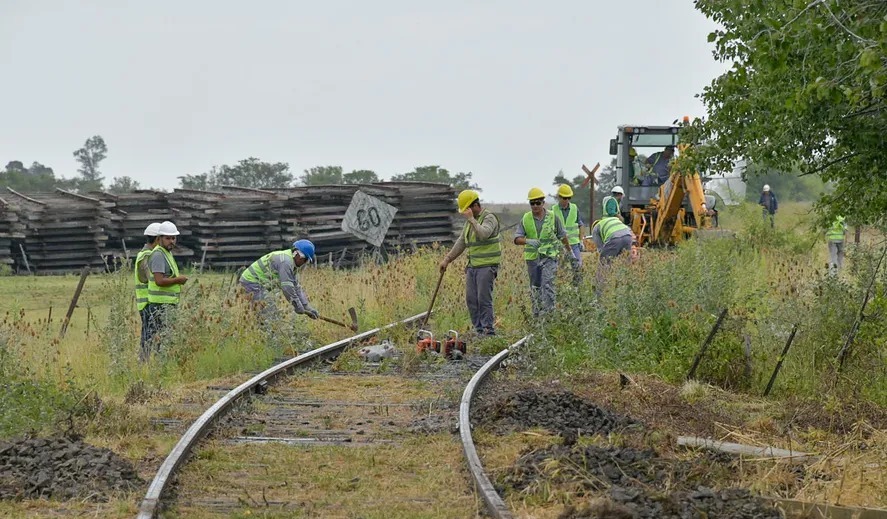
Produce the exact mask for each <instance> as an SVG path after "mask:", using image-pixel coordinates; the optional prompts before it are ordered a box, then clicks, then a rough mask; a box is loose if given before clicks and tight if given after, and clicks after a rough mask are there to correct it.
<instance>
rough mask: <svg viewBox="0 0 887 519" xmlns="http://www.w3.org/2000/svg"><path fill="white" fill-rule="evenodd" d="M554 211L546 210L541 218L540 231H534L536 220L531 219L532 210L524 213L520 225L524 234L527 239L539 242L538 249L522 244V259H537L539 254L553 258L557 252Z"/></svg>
mask: <svg viewBox="0 0 887 519" xmlns="http://www.w3.org/2000/svg"><path fill="white" fill-rule="evenodd" d="M554 219H555V216H554V213H553V212H552V211H548V212H547V213H545V218H544V219H543V220H542V231H541V232H540V233H538V234H537V233H536V221H535V220H534V219H533V212H532V211H527V212H526V213H524V218H523V220H522V222H521V223H522V225H523V226H524V234H525V235H526V238H527V239H528V240H539V241H540V242H541V244H540V245H539V248H538V249H534V248H533V247H530V246H529V245H525V246H524V259H525V260H527V261H531V260H535V259H539V256H545V257H547V258H555V257H557V253H558V239H557V236H556V235H555V233H554Z"/></svg>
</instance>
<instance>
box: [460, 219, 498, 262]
mask: <svg viewBox="0 0 887 519" xmlns="http://www.w3.org/2000/svg"><path fill="white" fill-rule="evenodd" d="M487 216H492V217H493V218H495V219H496V230H495V231H494V232H493V235H492V236H490V237H489V238H487V239H486V240H478V239H477V233H475V232H474V228H473V227H472V226H471V224H470V223H468V222H465V227H463V228H462V239H463V240H465V247H467V248H468V266H469V267H489V266H492V265H498V264H499V261H500V260H501V258H502V237H501V236H500V234H499V217H497V216H496V215H494V214H493V213H488V212H487V210H486V209H484V210H483V211H481V212H480V214H479V215H478V216H477V221H478V223H481V224H483V222H484V219H485V218H486V217H487Z"/></svg>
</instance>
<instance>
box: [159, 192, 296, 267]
mask: <svg viewBox="0 0 887 519" xmlns="http://www.w3.org/2000/svg"><path fill="white" fill-rule="evenodd" d="M168 198H169V202H170V206H171V207H174V208H176V209H179V210H181V211H184V212H187V213H188V214H190V215H191V220H190V222H191V223H190V227H191V232H192V233H193V234H192V239H191V241H190V243H192V244H193V246H194V248H195V250H196V251H198V253H199V256H195V257H194V259H193V261H194V263H195V264H197V265H200V266H201V268H204V267H208V268H228V267H239V266H242V265H248V264H250V263H252V262H253V261H255V260H256V258H258V257H259V256H261V255H263V254H265V253H266V252H269V251H271V250H275V249H280V248H283V247H284V246H285V243H284V242H283V240H282V238H281V232H280V215H281V212H282V210H283V209H284V207H285V205H286V201H287V199H286V197H285V196H281V195H280V194H278V193H274V192H270V191H263V190H257V189H245V188H234V187H227V188H223V191H200V190H194V189H176V190H175V191H174V192H172V193H170V194H169V195H168Z"/></svg>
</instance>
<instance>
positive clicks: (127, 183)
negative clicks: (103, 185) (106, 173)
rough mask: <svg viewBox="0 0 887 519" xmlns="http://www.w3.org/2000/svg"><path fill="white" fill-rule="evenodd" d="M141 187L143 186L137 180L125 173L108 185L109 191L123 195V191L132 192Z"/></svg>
mask: <svg viewBox="0 0 887 519" xmlns="http://www.w3.org/2000/svg"><path fill="white" fill-rule="evenodd" d="M141 188H142V187H141V185H140V184H139V182H138V181H137V180H133V179H132V178H131V177H128V176H125V175H124V176H122V177H114V181H113V182H111V185H110V186H108V191H110V192H111V193H114V194H115V195H121V194H123V193H132V192H133V191H136V190H139V189H141Z"/></svg>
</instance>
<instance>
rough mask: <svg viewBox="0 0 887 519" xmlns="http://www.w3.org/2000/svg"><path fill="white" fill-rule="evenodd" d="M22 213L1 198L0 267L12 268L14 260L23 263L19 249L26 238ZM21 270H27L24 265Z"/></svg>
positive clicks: (15, 206)
mask: <svg viewBox="0 0 887 519" xmlns="http://www.w3.org/2000/svg"><path fill="white" fill-rule="evenodd" d="M20 211H21V209H20V208H19V206H17V205H14V204H11V203H10V202H8V201H7V200H6V199H4V198H0V265H9V267H10V268H12V266H13V265H14V264H15V263H16V260H15V259H14V258H19V260H20V261H21V259H20V258H21V253H20V252H19V250H18V248H19V245H20V243H21V240H23V239H24V238H25V224H24V223H23V222H22V221H21V218H20V217H19V213H20ZM21 268H22V270H25V269H26V267H25V265H24V264H22V266H21Z"/></svg>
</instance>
